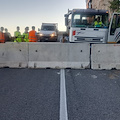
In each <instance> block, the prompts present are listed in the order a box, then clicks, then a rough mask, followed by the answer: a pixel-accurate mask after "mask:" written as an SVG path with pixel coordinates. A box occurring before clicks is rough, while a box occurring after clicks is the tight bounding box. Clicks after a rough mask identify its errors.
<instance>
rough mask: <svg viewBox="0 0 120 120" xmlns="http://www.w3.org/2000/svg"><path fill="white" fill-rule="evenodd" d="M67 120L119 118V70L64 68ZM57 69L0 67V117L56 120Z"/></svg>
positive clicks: (108, 119) (2, 119) (114, 119)
mask: <svg viewBox="0 0 120 120" xmlns="http://www.w3.org/2000/svg"><path fill="white" fill-rule="evenodd" d="M65 81H66V93H67V94H66V99H67V113H68V120H120V71H117V70H115V71H114V70H112V71H105V70H102V71H93V70H68V69H67V70H65ZM59 115H60V70H53V69H6V68H5V69H0V120H59Z"/></svg>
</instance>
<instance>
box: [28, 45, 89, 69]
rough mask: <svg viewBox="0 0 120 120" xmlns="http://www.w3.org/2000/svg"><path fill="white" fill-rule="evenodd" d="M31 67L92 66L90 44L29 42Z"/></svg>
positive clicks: (76, 67)
mask: <svg viewBox="0 0 120 120" xmlns="http://www.w3.org/2000/svg"><path fill="white" fill-rule="evenodd" d="M29 68H75V69H80V68H82V69H84V68H90V45H89V44H88V43H83V44H81V43H80V44H79V43H29Z"/></svg>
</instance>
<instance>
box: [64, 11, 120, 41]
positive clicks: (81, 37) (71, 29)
mask: <svg viewBox="0 0 120 120" xmlns="http://www.w3.org/2000/svg"><path fill="white" fill-rule="evenodd" d="M64 16H65V25H66V28H67V32H68V35H69V42H89V43H117V42H119V41H120V13H114V14H113V15H112V18H111V21H109V20H108V18H109V14H108V11H107V10H95V9H73V10H68V13H67V14H65V15H64ZM98 17H99V18H100V20H101V21H102V26H95V25H94V22H95V20H96V19H97V18H98Z"/></svg>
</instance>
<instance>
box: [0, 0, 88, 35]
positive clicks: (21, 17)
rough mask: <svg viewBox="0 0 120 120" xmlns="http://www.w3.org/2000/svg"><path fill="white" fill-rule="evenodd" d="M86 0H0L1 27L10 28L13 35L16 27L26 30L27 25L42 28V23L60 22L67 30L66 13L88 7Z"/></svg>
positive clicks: (21, 30) (63, 29)
mask: <svg viewBox="0 0 120 120" xmlns="http://www.w3.org/2000/svg"><path fill="white" fill-rule="evenodd" d="M85 1H86V0H0V11H1V13H0V16H1V17H0V27H4V28H8V31H9V32H10V33H11V34H12V35H13V34H14V31H16V27H17V26H20V32H21V33H23V32H24V28H25V27H26V26H28V27H29V30H31V26H35V27H36V31H38V28H41V24H42V23H58V30H59V31H65V30H66V27H65V22H64V21H65V20H64V14H66V13H67V11H68V9H70V10H71V9H74V8H79V9H81V8H86V4H85Z"/></svg>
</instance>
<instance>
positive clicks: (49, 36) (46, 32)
mask: <svg viewBox="0 0 120 120" xmlns="http://www.w3.org/2000/svg"><path fill="white" fill-rule="evenodd" d="M39 36H40V41H41V42H48V41H49V42H56V41H57V38H58V24H57V23H42V26H41V30H40V33H39Z"/></svg>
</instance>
